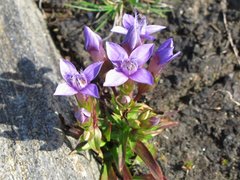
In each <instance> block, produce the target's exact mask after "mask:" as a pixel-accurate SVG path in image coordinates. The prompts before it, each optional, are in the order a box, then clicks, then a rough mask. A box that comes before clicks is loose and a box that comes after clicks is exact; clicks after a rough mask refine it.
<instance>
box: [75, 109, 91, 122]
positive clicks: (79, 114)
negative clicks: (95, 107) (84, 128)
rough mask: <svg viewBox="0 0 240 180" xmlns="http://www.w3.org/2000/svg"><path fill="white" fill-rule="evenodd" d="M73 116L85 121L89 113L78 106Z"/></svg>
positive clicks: (89, 115)
mask: <svg viewBox="0 0 240 180" xmlns="http://www.w3.org/2000/svg"><path fill="white" fill-rule="evenodd" d="M74 116H75V118H76V119H77V120H78V121H80V123H85V122H87V121H88V120H89V118H90V117H91V113H90V112H88V111H87V110H86V109H85V108H79V109H78V110H77V112H75V114H74Z"/></svg>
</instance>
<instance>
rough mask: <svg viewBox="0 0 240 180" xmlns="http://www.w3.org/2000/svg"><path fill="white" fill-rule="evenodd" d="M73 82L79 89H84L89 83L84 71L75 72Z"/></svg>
mask: <svg viewBox="0 0 240 180" xmlns="http://www.w3.org/2000/svg"><path fill="white" fill-rule="evenodd" d="M71 84H72V86H73V87H74V88H75V89H77V90H81V89H83V88H84V87H86V85H87V79H86V76H85V75H84V74H83V73H80V74H74V75H73V76H72V77H71Z"/></svg>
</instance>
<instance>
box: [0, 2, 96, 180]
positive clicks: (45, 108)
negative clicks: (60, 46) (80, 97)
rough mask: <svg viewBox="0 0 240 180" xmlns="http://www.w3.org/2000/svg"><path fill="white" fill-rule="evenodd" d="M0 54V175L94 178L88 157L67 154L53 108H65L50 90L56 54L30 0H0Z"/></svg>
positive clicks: (54, 77)
mask: <svg viewBox="0 0 240 180" xmlns="http://www.w3.org/2000/svg"><path fill="white" fill-rule="evenodd" d="M0 54H1V56H0V63H1V64H0V156H1V158H0V179H58V180H59V179H88V180H91V179H98V176H99V170H98V168H97V165H96V163H95V162H94V161H93V160H89V159H90V158H89V157H88V158H86V157H85V156H80V155H76V154H75V155H69V153H70V152H71V146H70V145H69V143H65V142H66V139H68V140H67V141H68V142H72V143H74V140H69V138H68V137H66V136H65V135H64V133H63V132H62V131H61V123H60V121H59V119H58V116H57V115H56V114H55V113H54V112H55V111H57V112H59V113H62V114H66V112H70V111H71V109H70V108H69V107H70V106H69V102H67V101H65V99H66V98H61V97H53V95H52V94H53V92H54V89H55V88H56V85H57V83H58V82H59V80H60V78H61V76H60V73H59V70H58V69H59V64H58V59H59V58H60V55H59V53H58V51H57V50H56V49H55V46H54V45H53V42H52V40H51V38H50V36H49V33H48V31H47V28H46V25H45V22H44V19H43V17H42V14H41V13H40V12H39V10H38V9H37V7H36V5H35V3H34V1H33V0H24V1H22V0H8V1H0ZM64 111H65V112H64ZM68 119H71V118H69V117H68ZM75 143H76V142H75Z"/></svg>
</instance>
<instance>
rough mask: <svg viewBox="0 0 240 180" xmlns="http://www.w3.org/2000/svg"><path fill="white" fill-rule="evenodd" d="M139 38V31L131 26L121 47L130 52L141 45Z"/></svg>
mask: <svg viewBox="0 0 240 180" xmlns="http://www.w3.org/2000/svg"><path fill="white" fill-rule="evenodd" d="M141 44H142V42H141V38H140V29H139V28H138V27H136V26H132V27H131V28H130V29H129V30H128V33H127V35H126V36H125V38H124V40H123V42H122V45H123V47H124V48H126V49H127V50H128V51H130V52H131V51H132V50H133V49H135V48H136V47H137V46H139V45H141Z"/></svg>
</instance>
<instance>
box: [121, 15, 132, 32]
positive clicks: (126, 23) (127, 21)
mask: <svg viewBox="0 0 240 180" xmlns="http://www.w3.org/2000/svg"><path fill="white" fill-rule="evenodd" d="M134 20H135V18H134V17H133V16H132V15H130V14H124V15H123V22H122V23H123V27H125V28H126V29H130V28H131V26H133V24H134Z"/></svg>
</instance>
